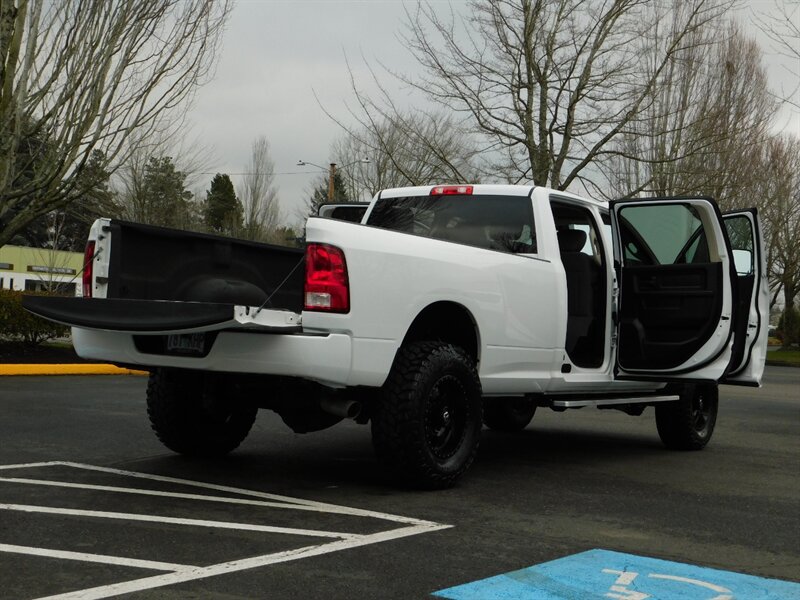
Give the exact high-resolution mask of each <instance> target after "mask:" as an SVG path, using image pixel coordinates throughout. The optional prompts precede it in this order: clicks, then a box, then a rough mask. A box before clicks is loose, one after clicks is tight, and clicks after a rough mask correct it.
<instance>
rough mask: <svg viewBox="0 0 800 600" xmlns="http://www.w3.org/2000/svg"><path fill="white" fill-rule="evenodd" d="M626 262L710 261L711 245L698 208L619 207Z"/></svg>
mask: <svg viewBox="0 0 800 600" xmlns="http://www.w3.org/2000/svg"><path fill="white" fill-rule="evenodd" d="M619 214H620V233H621V236H622V248H623V251H624V258H625V262H626V263H627V264H646V265H672V264H678V263H698V262H699V263H706V262H708V244H707V242H706V236H705V235H704V231H703V224H702V221H701V220H700V218H699V216H698V214H697V212H696V211H695V209H694V208H693V207H691V206H689V205H686V204H662V205H645V206H641V205H640V206H630V207H624V208H622V209H620V212H619Z"/></svg>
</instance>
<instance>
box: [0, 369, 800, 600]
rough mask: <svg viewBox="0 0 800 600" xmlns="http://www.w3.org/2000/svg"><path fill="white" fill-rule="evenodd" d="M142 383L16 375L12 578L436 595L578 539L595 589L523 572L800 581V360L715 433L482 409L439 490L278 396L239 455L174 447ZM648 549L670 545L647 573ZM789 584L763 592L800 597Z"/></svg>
mask: <svg viewBox="0 0 800 600" xmlns="http://www.w3.org/2000/svg"><path fill="white" fill-rule="evenodd" d="M145 384H146V380H145V379H144V378H142V377H135V376H126V377H113V376H112V377H108V376H97V377H4V378H0V439H2V444H1V445H0V581H2V592H0V596H2V597H3V598H14V599H16V598H42V597H58V598H102V597H109V596H112V595H116V596H120V597H132V598H222V599H232V598H271V599H283V598H287V599H288V598H297V597H304V598H432V597H434V596H432V594H434V593H436V592H439V591H441V590H445V589H448V588H451V587H452V586H458V585H461V584H467V583H469V582H475V581H478V580H483V579H485V578H489V577H493V576H497V575H500V574H504V573H508V572H512V571H517V570H520V569H525V568H526V567H530V566H532V565H541V564H542V563H548V564H553V565H555V566H553V567H552V572H553V573H555V571H556V570H557V569H556V567H557V566H558V565H559V564H560V563H559V562H558V561H560V560H562V559H567V558H569V557H573V556H574V555H578V556H579V557H580V560H583V561H584V563H586V561H588V560H589V559H592V558H597V559H598V560H600V561H601V563H602V561H606V562H605V563H602V565H605V566H604V567H603V568H599V567H598V568H595V567H591V568H592V569H594V570H595V571H596V572H595V573H594V576H595V579H594V580H593V581H595V584H593V585H596V587H595V588H592V590H591V592H588V591H586V588H584V591H583V592H581V593H580V594H578V593H577V592H575V590H572V591H570V590H568V589H566V588H563V587H561V588H559V587H558V586H557V585H556V584H555V583H554V581H555V579H549V578H548V577H546V576H545V575H542V573H544V572H547V573H549V571H546V570H545V571H530V572H526V573H527V575H514V576H512V577H509V578H506V579H507V580H508V581H511V580H513V581H516V582H517V583H519V582H522V580H523V579H524V578H525V577H527V578H528V579H527V580H526V581H524V582H523V583H525V584H526V585H528V586H531V585H533V584H535V585H539V586H540V587H539V588H537V589H541V590H542V592H541V595H538V596H534V595H530V596H529V597H530V598H571V597H574V598H590V597H596V598H625V599H632V600H645V599H647V598H659V597H661V598H677V597H680V598H687V599H689V600H691V599H693V598H703V599H710V598H718V599H720V600H722V599H723V598H726V599H733V598H736V599H741V598H747V597H754V596H748V594H749V593H751V592H743V591H741V590H738V589H731V588H732V587H734V586H732V585H730V584H728V583H726V582H725V580H723V579H719V580H718V579H715V577H717V575H716V573H717V572H716V571H703V573H708V575H702V574H697V573H699V571H697V572H695V571H692V568H693V567H690V566H687V565H693V566H695V567H694V568H696V567H702V568H708V569H716V570H722V571H733V572H737V573H743V574H747V575H752V576H758V577H762V578H770V579H778V580H784V581H789V582H800V544H798V539H800V369H791V368H780V367H768V368H767V372H766V377H765V385H764V387H763V388H761V389H759V390H755V389H751V388H732V387H723V388H722V389H721V394H720V397H721V407H720V417H719V420H718V423H717V429H716V433H715V436H714V439H713V441H712V442H711V444H710V445H709V446H708V447H707V448H706V450H704V451H702V452H698V453H676V452H669V451H666V450H664V449H662V447H661V444H660V442H659V440H658V437H657V434H656V430H655V423H654V419H653V415H652V411H651V410H648V411H646V412H645V414H644V415H643V416H642V417H638V418H636V417H629V416H627V415H624V414H622V413H618V412H616V411H598V410H594V409H588V408H587V409H582V410H580V411H568V412H566V413H563V414H562V413H554V412H551V411H547V410H540V412H539V413H537V415H536V417H535V418H534V421H533V423H532V424H531V425H530V426H529V427H528V428H527V429H526V430H525V431H524V432H521V433H519V434H499V433H495V432H490V431H486V430H484V435H483V437H482V442H481V448H480V451H479V458H478V460H477V462H476V463H475V465H474V466H473V468H472V469H471V470H470V472H469V473H468V475H467V477H466V478H465V479H464V480H463V481H462V482H461V483H460V484H459V485H458V486H457V487H455V488H453V489H450V490H445V491H439V492H416V491H409V490H402V489H397V488H396V487H394V486H393V485H392V482H391V480H390V479H389V478H388V477H387V475H386V474H385V473H383V472H382V471H381V469H380V467H379V466H378V464H377V462H376V461H375V459H374V456H373V453H372V448H371V444H370V437H369V428H368V427H362V426H358V425H355V424H351V423H347V424H340V425H338V426H336V427H335V428H333V429H330V430H327V431H324V432H320V433H315V434H308V435H296V434H294V433H292V432H291V431H290V430H288V429H287V428H286V427H285V426H284V425H283V424H282V422H281V421H280V419H279V418H278V417H277V416H275V415H273V414H271V413H267V412H262V413H261V414H260V415H259V418H258V421H257V423H256V426H255V428H254V430H253V432H252V433H251V434H250V436H249V437H248V438H247V440H246V441H245V442H244V444H243V445H242V447H241V448H240V449H239V450H237V451H236V452H235V453H233V454H232V455H231V456H229V457H228V458H226V459H224V460H210V461H209V460H194V459H186V458H183V457H180V456H176V455H174V454H172V453H171V452H169V451H167V450H166V449H165V448H163V447H162V446H161V445H160V443H159V442H158V441H157V440H156V439H155V436H154V435H153V434H152V432H151V431H150V428H149V424H148V422H147V418H146V414H145V407H144V387H145ZM630 555H633V556H635V557H649V558H654V559H661V560H663V561H670V562H669V563H661V562H657V563H654V564H655V566H647V565H644V566H643V567H641V568H644V567H645V566H647V568H649V569H650V571H647V573H645V571H642V570H641V569H640V568H639V567H637V569H633V567H632V566H631V565H628V564H626V561H628V560H634V559H630V558H629V556H630ZM570 560H572V559H570ZM553 561H555V562H553ZM601 563H597V565H601ZM674 563H681V564H682V565H684V566H681V565H677V566H676V565H674ZM564 564H565V565H566V566H567V567H569V568H570V569H574V567H571V566H570V565H571V564H572V563H569V564H567V563H564ZM587 564H588V563H587ZM593 564H594V563H593ZM631 564H632V565H633V566H635V564H636V563H635V561H634V562H633V563H631ZM620 565H622V566H620ZM628 567H630V568H628ZM634 571H636V572H634ZM520 573H521V572H520ZM637 576H638V579H637ZM554 577H555V576H554ZM719 577H722V575H719ZM648 578H649V579H648ZM532 582H533V583H532ZM657 584H658V585H662V584H663V585H666V584H670V585H674V586H676V587H675V588H674V589H675V590H679V589H680V590H681V592H680V593H681V594H685V595H680V596H679V595H674V594H678V592H674V594H673V593H672V592H664V591H663V590H664V589H667V588H664V587H661V588H659V587H658V585H657ZM701 584H705V586H704V585H701ZM559 585H560V584H559ZM765 585H766V584H765ZM648 586H649V587H648ZM744 589H748V590H751V589H753V588H742V590H744ZM780 589H781V590H782V591H780V592H775V593H779V594H781V595H778V596H769V595H765V596H762V597H764V598H773V597H775V598H784V597H785V598H791V597H796V598H800V592H798V591H797V590H800V586H791V585H790V586H788V587H784V588H780ZM720 590H723V591H720ZM465 593H466V592H465ZM475 593H479V592H475ZM570 593H571V594H573V595H572V596H570V595H569V594H570ZM454 594H455V592H454ZM547 594H550V595H547ZM441 597H453V598H467V597H475V598H479V597H488V596H481V595H473V596H468V595H457V594H456V595H446V594H445V595H443V596H441Z"/></svg>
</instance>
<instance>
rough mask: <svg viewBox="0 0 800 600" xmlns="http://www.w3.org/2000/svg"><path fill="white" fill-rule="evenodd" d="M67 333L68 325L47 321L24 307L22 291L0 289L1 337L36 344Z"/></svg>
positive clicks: (9, 340)
mask: <svg viewBox="0 0 800 600" xmlns="http://www.w3.org/2000/svg"><path fill="white" fill-rule="evenodd" d="M35 295H39V296H43V295H47V294H35ZM67 333H69V327H67V326H66V325H60V324H58V323H53V322H52V321H46V320H45V319H42V318H40V317H37V316H36V315H34V314H32V313H29V312H28V311H27V310H25V309H24V308H22V292H18V291H15V290H0V339H2V340H4V341H8V342H21V343H23V344H26V345H31V346H35V345H36V344H41V343H42V342H44V341H47V340H50V339H52V338H56V337H62V336H65V335H67Z"/></svg>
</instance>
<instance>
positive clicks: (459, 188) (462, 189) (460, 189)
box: [431, 185, 472, 196]
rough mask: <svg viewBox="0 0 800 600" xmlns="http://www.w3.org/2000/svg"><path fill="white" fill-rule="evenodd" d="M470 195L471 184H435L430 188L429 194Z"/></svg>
mask: <svg viewBox="0 0 800 600" xmlns="http://www.w3.org/2000/svg"><path fill="white" fill-rule="evenodd" d="M456 194H458V195H461V196H470V195H472V186H471V185H437V186H436V187H434V188H433V189H432V190H431V196H453V195H456Z"/></svg>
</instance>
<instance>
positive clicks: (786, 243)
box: [755, 136, 800, 307]
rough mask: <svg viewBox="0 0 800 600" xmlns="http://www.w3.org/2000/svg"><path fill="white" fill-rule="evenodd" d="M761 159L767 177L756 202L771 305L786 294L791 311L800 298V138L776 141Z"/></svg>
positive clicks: (761, 181)
mask: <svg viewBox="0 0 800 600" xmlns="http://www.w3.org/2000/svg"><path fill="white" fill-rule="evenodd" d="M758 158H759V160H758V161H757V162H758V164H759V165H760V167H761V168H762V169H763V171H764V177H762V178H761V179H760V181H759V183H760V185H759V186H758V188H757V190H756V194H757V195H756V196H755V199H757V200H758V204H759V210H760V215H761V222H762V224H763V227H764V234H765V238H766V241H767V269H768V270H769V276H770V283H771V288H772V302H771V304H772V305H773V306H774V305H775V303H776V302H777V299H778V297H779V295H780V294H781V293H782V294H783V297H784V300H785V304H786V306H787V307H789V306H793V305H794V302H795V298H797V295H798V294H800V138H797V137H790V136H786V137H773V138H772V139H770V140H769V141H768V142H767V143H766V144H764V147H763V149H762V152H761V156H760V157H758Z"/></svg>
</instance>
